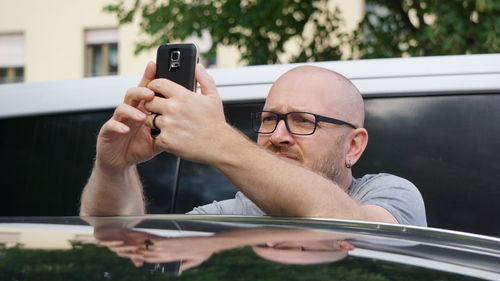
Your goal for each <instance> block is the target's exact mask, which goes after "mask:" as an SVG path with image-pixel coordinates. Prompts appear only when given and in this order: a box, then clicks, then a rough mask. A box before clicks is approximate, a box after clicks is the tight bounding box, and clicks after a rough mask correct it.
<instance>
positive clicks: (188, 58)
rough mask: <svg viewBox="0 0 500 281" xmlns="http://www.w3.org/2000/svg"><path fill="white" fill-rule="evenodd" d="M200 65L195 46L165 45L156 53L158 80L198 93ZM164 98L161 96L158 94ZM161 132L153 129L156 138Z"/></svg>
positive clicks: (189, 44) (187, 44)
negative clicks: (197, 76)
mask: <svg viewBox="0 0 500 281" xmlns="http://www.w3.org/2000/svg"><path fill="white" fill-rule="evenodd" d="M197 63H198V48H197V47H196V45H195V44H191V43H182V44H164V45H161V46H160V47H158V51H157V53H156V76H155V77H156V78H166V79H168V80H170V81H173V82H175V83H177V84H179V85H181V86H183V87H184V88H186V89H188V90H191V91H196V79H195V76H194V72H195V69H196V64H197ZM156 95H157V96H159V97H163V96H162V95H160V94H158V93H157V94H156ZM159 133H160V130H157V129H151V135H153V136H156V135H158V134H159Z"/></svg>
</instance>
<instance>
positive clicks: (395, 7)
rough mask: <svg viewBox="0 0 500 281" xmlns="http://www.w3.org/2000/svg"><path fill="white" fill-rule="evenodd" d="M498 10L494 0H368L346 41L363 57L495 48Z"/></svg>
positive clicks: (499, 32)
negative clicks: (355, 26)
mask: <svg viewBox="0 0 500 281" xmlns="http://www.w3.org/2000/svg"><path fill="white" fill-rule="evenodd" d="M499 14H500V1H498V0H454V1H434V0H404V1H399V0H398V1H396V0H368V1H367V9H366V13H365V16H364V18H363V20H362V21H361V23H360V25H359V28H358V29H357V30H356V31H355V32H354V33H353V34H352V42H351V43H352V46H353V48H354V49H355V51H357V54H358V55H359V56H360V57H363V58H378V57H400V56H402V55H403V54H408V55H410V56H430V55H451V54H476V53H497V52H500V17H499V16H498V15H499ZM355 53H356V52H355Z"/></svg>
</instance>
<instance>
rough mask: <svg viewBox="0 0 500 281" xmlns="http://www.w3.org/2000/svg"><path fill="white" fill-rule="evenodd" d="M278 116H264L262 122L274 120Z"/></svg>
mask: <svg viewBox="0 0 500 281" xmlns="http://www.w3.org/2000/svg"><path fill="white" fill-rule="evenodd" d="M274 121H276V117H274V116H262V122H274Z"/></svg>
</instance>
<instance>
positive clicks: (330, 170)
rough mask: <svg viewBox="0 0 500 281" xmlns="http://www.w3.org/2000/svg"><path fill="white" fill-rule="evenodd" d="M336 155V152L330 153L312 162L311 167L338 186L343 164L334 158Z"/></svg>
mask: <svg viewBox="0 0 500 281" xmlns="http://www.w3.org/2000/svg"><path fill="white" fill-rule="evenodd" d="M336 155H338V154H337V153H335V154H334V153H332V154H330V155H327V156H325V157H323V158H322V159H320V160H318V161H316V162H314V164H313V166H312V168H311V169H312V170H313V171H315V172H316V173H318V174H320V175H321V176H323V177H325V178H327V179H330V180H331V181H333V182H334V183H335V184H337V185H339V186H340V176H341V175H342V170H343V169H344V165H342V163H341V161H339V160H337V159H336V157H335V156H336Z"/></svg>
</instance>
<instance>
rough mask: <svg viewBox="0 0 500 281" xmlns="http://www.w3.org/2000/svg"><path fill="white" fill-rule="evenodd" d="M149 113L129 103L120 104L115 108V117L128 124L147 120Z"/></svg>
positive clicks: (136, 123)
mask: <svg viewBox="0 0 500 281" xmlns="http://www.w3.org/2000/svg"><path fill="white" fill-rule="evenodd" d="M146 117H147V115H146V114H145V113H144V112H142V111H140V110H139V109H137V108H135V107H132V106H130V105H128V104H120V105H118V107H117V108H116V109H115V113H114V114H113V119H114V120H117V121H120V122H122V123H124V124H126V125H127V126H129V127H130V126H133V125H140V124H142V123H143V122H144V121H145V120H146Z"/></svg>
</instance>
